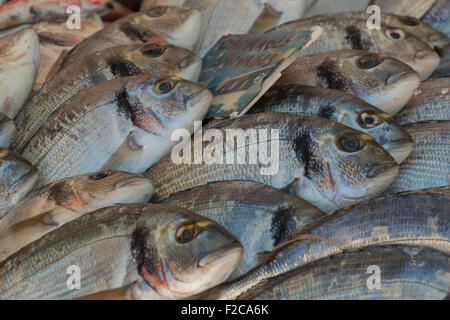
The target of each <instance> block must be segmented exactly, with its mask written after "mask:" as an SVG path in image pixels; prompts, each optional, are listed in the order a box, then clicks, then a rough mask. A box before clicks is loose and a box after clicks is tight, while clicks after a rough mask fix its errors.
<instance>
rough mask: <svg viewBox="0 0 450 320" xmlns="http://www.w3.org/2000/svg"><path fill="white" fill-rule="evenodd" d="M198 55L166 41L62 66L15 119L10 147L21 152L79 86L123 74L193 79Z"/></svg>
mask: <svg viewBox="0 0 450 320" xmlns="http://www.w3.org/2000/svg"><path fill="white" fill-rule="evenodd" d="M201 63H202V62H201V58H200V57H199V56H198V55H196V54H195V53H193V52H192V51H190V50H188V49H184V48H181V47H176V46H172V45H168V44H162V43H159V44H131V45H125V46H119V47H114V48H109V49H106V50H103V51H100V52H98V53H93V54H90V55H87V56H86V57H83V58H81V59H80V60H78V61H77V62H76V63H73V64H70V65H67V66H65V67H64V68H63V69H61V70H60V72H58V73H57V74H56V75H55V76H54V77H53V78H52V79H50V80H49V81H48V82H47V83H46V84H45V86H44V87H43V88H42V90H40V91H39V92H37V93H36V94H35V95H34V96H33V97H32V99H31V100H30V101H29V102H28V103H27V105H26V106H25V107H24V108H23V109H22V111H21V112H20V114H19V115H18V116H17V118H16V123H17V132H16V133H15V135H14V136H13V141H12V145H11V148H12V150H15V151H16V152H19V153H20V152H22V151H23V149H24V147H25V145H26V144H27V143H28V141H29V140H30V139H31V138H32V137H33V135H34V134H35V133H36V132H37V130H38V129H39V128H40V127H41V126H42V125H43V124H45V122H46V120H47V119H48V117H49V116H50V115H51V114H52V113H53V112H54V111H56V110H57V109H58V108H59V107H60V106H62V105H63V104H64V103H65V102H67V101H68V100H70V99H71V98H72V97H74V96H76V95H77V94H78V93H79V92H80V91H82V90H83V89H87V88H89V87H90V86H93V85H95V84H98V83H102V82H105V81H107V80H112V79H115V78H121V77H125V76H133V75H143V74H151V75H154V76H164V75H173V76H180V77H182V78H185V79H187V80H192V81H197V80H198V76H199V74H200V69H201Z"/></svg>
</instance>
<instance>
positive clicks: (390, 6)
mask: <svg viewBox="0 0 450 320" xmlns="http://www.w3.org/2000/svg"><path fill="white" fill-rule="evenodd" d="M435 2H436V0H396V1H389V0H372V1H370V5H377V6H379V7H380V9H381V11H382V13H385V12H386V13H393V14H398V15H403V16H413V17H415V18H422V17H423V15H424V14H425V13H426V12H427V11H428V10H429V9H430V8H431V7H432V6H433V5H434V3H435Z"/></svg>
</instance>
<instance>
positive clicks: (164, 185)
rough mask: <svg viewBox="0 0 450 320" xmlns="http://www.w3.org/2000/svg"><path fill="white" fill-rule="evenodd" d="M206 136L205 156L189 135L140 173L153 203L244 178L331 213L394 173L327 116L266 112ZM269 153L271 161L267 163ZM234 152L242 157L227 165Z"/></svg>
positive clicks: (370, 144) (387, 161)
mask: <svg viewBox="0 0 450 320" xmlns="http://www.w3.org/2000/svg"><path fill="white" fill-rule="evenodd" d="M208 132H209V134H210V135H212V137H211V136H209V138H204V139H205V140H204V142H207V141H211V139H212V138H213V137H216V135H217V136H218V138H217V139H216V138H214V142H209V143H205V144H204V147H203V148H202V149H201V150H200V152H203V151H204V152H203V158H204V159H202V158H199V157H198V156H202V154H199V153H198V151H196V149H197V147H196V144H198V142H195V141H196V138H195V136H194V143H192V142H191V143H186V144H184V143H185V141H183V142H182V143H180V144H179V145H178V146H176V147H174V149H173V150H172V155H171V156H167V157H166V158H164V159H162V160H161V161H160V162H158V163H157V164H156V165H154V166H153V167H150V169H149V170H148V171H147V172H146V173H145V174H144V175H145V176H146V177H148V178H149V179H150V181H152V183H153V185H154V187H155V195H154V199H155V200H157V199H164V198H166V197H168V196H169V195H170V194H173V193H175V192H178V191H182V190H186V189H189V188H192V187H195V186H199V185H203V184H206V183H208V182H214V181H227V180H250V181H254V182H260V183H264V184H267V185H269V186H272V187H275V188H284V189H286V190H289V192H291V193H292V194H295V195H297V196H299V197H301V198H303V199H304V200H306V201H308V202H310V203H311V204H313V205H314V206H316V207H318V208H319V209H321V210H322V211H324V212H327V213H331V212H334V211H336V210H337V209H339V208H342V207H346V206H348V205H351V204H354V203H357V202H360V201H364V199H367V198H372V197H374V196H375V195H376V194H378V193H380V192H382V190H384V189H385V188H386V187H387V186H388V185H389V184H390V183H391V182H392V180H393V179H394V177H395V176H396V173H397V170H398V165H397V163H396V162H395V161H394V159H393V158H392V157H391V156H390V155H389V153H388V152H387V151H385V150H384V149H383V148H382V147H381V146H380V145H379V144H378V143H376V142H375V141H374V140H373V138H371V137H370V136H368V135H366V134H364V133H361V132H359V131H356V130H354V129H351V128H349V127H346V126H343V125H341V124H338V123H335V122H333V121H330V120H328V119H323V118H318V117H307V116H299V115H292V114H287V113H276V112H274V113H270V112H267V113H261V114H253V115H246V116H243V117H240V118H238V119H235V120H230V121H224V122H222V123H220V124H218V125H217V126H215V127H213V128H209V129H208V130H206V131H205V134H206V135H208ZM236 135H237V137H238V139H236V138H235V137H236ZM198 139H200V140H198ZM201 139H202V137H198V138H197V141H199V142H200V143H201ZM236 140H237V143H236ZM224 142H226V143H225V144H226V145H228V146H226V147H225V148H224V147H223V143H224ZM199 145H200V147H201V144H199ZM247 146H249V147H248V148H247ZM319 146H320V147H319ZM250 147H251V148H250ZM193 148H196V149H193ZM221 149H222V153H221V151H220V150H221ZM224 149H225V151H223V150H224ZM247 149H248V152H247ZM255 149H256V150H255ZM269 149H270V150H271V151H270V153H271V158H267V159H265V158H264V157H267V155H266V154H268V150H269ZM191 150H192V151H191ZM197 150H198V149H197ZM181 151H182V152H183V155H186V156H187V155H189V159H188V161H185V159H184V160H183V159H181V160H182V161H179V159H177V160H176V163H175V162H174V160H173V159H176V158H173V155H177V154H179V153H180V152H181ZM247 153H248V155H247ZM258 153H259V156H258ZM212 154H216V156H212ZM239 154H244V156H245V157H246V158H245V159H247V160H245V159H244V158H241V160H238V161H239V163H237V161H236V162H235V161H233V160H234V159H235V157H239ZM191 155H194V161H192V159H191ZM217 155H218V156H217ZM210 157H212V160H211V161H205V163H203V161H202V160H208V159H209V158H210ZM230 158H231V160H232V161H231V163H230V161H229V159H230ZM258 158H259V159H258ZM227 159H228V160H227ZM199 160H200V162H199ZM242 160H244V161H242ZM183 162H184V163H183Z"/></svg>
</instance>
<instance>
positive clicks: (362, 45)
mask: <svg viewBox="0 0 450 320" xmlns="http://www.w3.org/2000/svg"><path fill="white" fill-rule="evenodd" d="M345 32H346V33H347V36H346V37H345V39H346V40H347V41H348V42H349V43H350V45H351V46H352V49H354V50H366V51H367V50H369V49H370V48H369V43H368V42H367V40H364V39H363V38H362V35H361V30H359V29H358V28H356V27H354V26H348V27H347V28H345Z"/></svg>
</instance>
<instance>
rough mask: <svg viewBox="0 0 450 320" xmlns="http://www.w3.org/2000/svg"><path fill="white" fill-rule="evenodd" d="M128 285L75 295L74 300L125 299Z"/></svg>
mask: <svg viewBox="0 0 450 320" xmlns="http://www.w3.org/2000/svg"><path fill="white" fill-rule="evenodd" d="M128 288H129V286H124V287H120V288H115V289H110V290H105V291H100V292H96V293H92V294H89V295H86V296H81V297H77V298H75V299H74V300H127V295H126V293H127V290H128Z"/></svg>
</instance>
